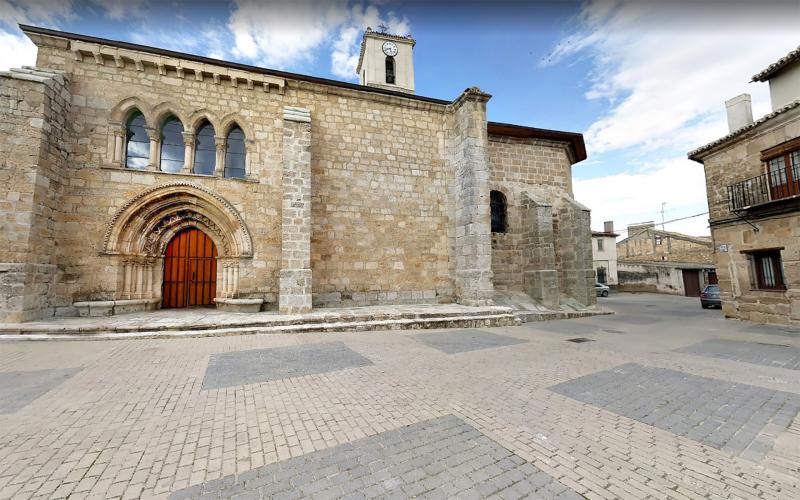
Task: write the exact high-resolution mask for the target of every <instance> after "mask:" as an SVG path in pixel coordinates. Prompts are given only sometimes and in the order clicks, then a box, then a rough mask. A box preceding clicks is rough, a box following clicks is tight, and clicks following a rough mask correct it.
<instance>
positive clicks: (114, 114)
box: [0, 26, 595, 322]
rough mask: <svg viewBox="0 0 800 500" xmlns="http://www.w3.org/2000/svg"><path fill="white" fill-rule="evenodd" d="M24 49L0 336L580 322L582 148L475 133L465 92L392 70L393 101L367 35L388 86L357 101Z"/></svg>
mask: <svg viewBox="0 0 800 500" xmlns="http://www.w3.org/2000/svg"><path fill="white" fill-rule="evenodd" d="M21 29H22V30H23V31H24V32H25V33H26V34H27V35H28V36H29V37H30V38H31V40H33V41H34V43H35V44H36V45H37V46H38V56H37V63H36V67H35V68H22V69H19V70H12V71H10V72H7V73H4V74H2V75H0V115H2V120H1V121H0V180H2V188H0V228H1V229H2V233H3V235H4V237H3V238H2V239H0V321H6V322H11V321H27V320H32V319H36V318H42V317H47V316H52V315H65V316H69V315H78V314H81V315H109V314H118V313H124V312H130V311H141V310H148V309H157V308H160V307H185V306H191V305H216V307H218V308H224V309H228V310H234V311H258V310H271V309H278V310H280V311H281V312H284V313H301V312H305V311H308V310H310V309H311V308H312V307H330V306H359V305H375V304H409V303H448V302H457V303H461V304H466V305H485V304H490V303H491V302H492V300H493V294H494V293H495V290H496V289H497V290H503V289H508V290H516V291H524V292H526V293H528V294H529V295H531V296H532V297H534V298H535V299H536V300H538V301H540V302H541V303H543V304H545V305H547V306H550V307H557V306H558V305H559V303H560V301H562V300H564V299H569V300H570V301H577V302H578V303H581V304H584V305H586V306H591V305H592V304H594V302H595V299H594V294H593V292H592V290H593V288H592V280H593V279H594V278H593V276H594V271H593V269H592V265H591V241H590V238H589V211H588V210H587V209H586V208H585V207H583V206H581V205H579V204H578V203H576V202H575V200H574V199H573V197H572V183H571V165H572V164H574V163H576V162H578V161H581V160H583V159H585V157H586V152H585V148H584V144H583V138H582V136H581V135H580V134H575V133H569V132H560V131H552V130H543V129H537V128H531V127H521V126H516V125H508V124H500V123H494V122H489V121H487V118H486V106H487V102H488V101H489V99H490V97H491V96H490V95H489V94H486V93H484V92H482V91H480V90H479V89H477V88H469V89H467V90H465V91H464V92H463V93H462V94H461V95H460V96H458V97H457V98H456V99H455V100H453V101H446V100H440V99H433V98H429V97H423V96H417V95H414V94H413V90H414V89H413V70H411V69H403V68H402V67H400V68H398V67H397V65H398V64H400V63H402V62H403V61H406V60H407V59H402V58H398V59H397V60H393V61H392V65H393V67H392V69H393V71H395V72H396V74H398V75H399V74H405V75H409V74H410V75H411V76H410V78H411V80H410V82H409V79H408V78H409V77H408V76H407V77H406V79H405V80H403V82H405V83H404V85H398V84H397V82H398V80H396V79H393V80H392V81H393V82H395V83H392V82H390V81H388V80H389V79H388V76H389V73H388V69H389V62H390V61H389V57H390V56H389V55H386V56H385V57H376V56H375V55H374V54H371V53H369V51H370V50H378V49H381V50H384V52H386V47H389V48H390V49H391V47H392V45H393V46H394V47H395V49H396V52H395V53H404V52H403V51H405V50H410V47H413V43H414V42H413V40H411V39H409V38H406V37H395V36H392V35H385V34H379V33H374V32H371V31H368V32H367V33H365V47H366V50H365V51H366V52H367V53H366V55H365V54H364V53H363V52H362V58H363V62H364V65H367V66H368V65H369V64H370V63H369V62H368V61H373V62H372V63H371V64H377V63H376V62H375V61H378V62H381V61H383V60H384V59H385V61H386V69H387V71H386V76H387V78H386V79H385V80H384V81H377V82H375V81H373V82H368V84H367V85H358V84H351V83H345V82H339V81H333V80H326V79H321V78H315V77H310V76H305V75H297V74H292V73H286V72H280V71H273V70H268V69H264V68H257V67H252V66H246V65H241V64H236V63H229V62H225V61H219V60H213V59H207V58H203V57H198V56H193V55H189V54H182V53H176V52H170V51H165V50H161V49H156V48H151V47H145V46H140V45H134V44H129V43H124V42H117V41H113V40H105V39H99V38H94V37H89V36H84V35H77V34H71V33H64V32H58V31H53V30H49V29H43V28H37V27H31V26H21ZM373 38H374V39H377V40H378V41H379V42H380V43H366V42H367V41H370V40H372V39H373ZM388 43H391V45H387V44H388ZM389 52H394V51H393V50H390V51H389ZM406 55H407V53H406ZM359 66H360V67H362V64H360V65H359ZM370 71H371V73H370V74H380V72H377V73H376V72H375V71H374V68H372V70H370ZM490 200H491V202H490ZM497 224H500V225H501V226H502V227H500V226H497ZM493 226H497V227H493ZM493 229H494V231H493Z"/></svg>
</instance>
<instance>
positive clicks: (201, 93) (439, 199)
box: [39, 46, 452, 313]
mask: <svg viewBox="0 0 800 500" xmlns="http://www.w3.org/2000/svg"><path fill="white" fill-rule="evenodd" d="M39 66H44V67H55V68H59V69H64V70H66V71H68V72H70V73H72V75H73V76H72V80H73V83H72V91H73V97H72V107H73V114H72V117H73V120H74V124H73V125H74V128H75V130H76V131H77V141H75V148H74V152H73V154H72V155H71V157H70V161H69V162H68V165H67V174H68V175H67V180H66V186H65V193H64V196H63V200H62V208H63V212H64V215H63V216H62V217H61V218H60V220H59V224H58V225H57V240H58V251H57V258H58V263H59V265H60V266H61V267H63V269H64V270H65V279H63V280H62V281H61V282H60V283H59V285H58V305H59V306H60V307H62V308H64V312H65V313H69V307H70V305H71V304H72V303H73V302H75V301H81V300H109V299H112V298H114V293H115V288H116V287H117V283H118V276H119V273H120V272H121V271H120V270H119V269H117V267H116V264H115V263H114V262H113V261H112V260H110V259H109V257H108V256H105V255H101V250H102V244H103V237H104V234H105V231H106V229H107V227H108V224H109V222H110V221H111V218H112V217H113V215H114V214H115V213H116V212H117V210H119V209H120V207H121V206H123V204H124V203H125V202H126V201H128V200H129V199H131V198H132V197H134V196H136V195H137V194H138V193H141V192H142V191H144V190H145V189H147V188H149V187H151V186H155V185H160V184H166V183H170V182H174V181H186V180H188V181H190V182H193V183H196V184H198V185H201V186H203V187H206V188H208V189H210V190H213V191H215V192H217V193H219V194H221V195H222V196H223V197H224V198H225V199H227V200H228V201H229V202H230V203H231V204H232V205H233V206H234V207H235V208H236V210H237V211H238V212H239V213H240V214H241V216H242V218H243V219H244V221H245V223H246V225H247V227H248V229H249V231H250V234H251V236H252V241H253V257H252V259H244V260H243V262H242V263H241V264H240V271H239V296H240V297H243V298H264V299H265V300H266V301H268V302H271V303H275V302H276V301H277V293H278V272H279V270H280V262H281V242H280V225H281V220H280V218H281V198H282V191H281V163H282V140H283V130H282V127H283V121H282V110H283V107H284V106H295V107H302V108H308V109H310V111H311V120H312V126H311V128H312V132H311V137H312V139H311V141H312V146H311V151H312V153H311V157H312V160H311V171H312V181H311V184H312V201H311V203H312V213H311V220H312V235H311V238H312V243H311V249H312V250H311V251H312V255H311V266H312V271H313V293H314V302H315V303H316V304H317V305H339V304H341V305H348V304H359V305H361V304H369V303H381V302H392V303H398V302H435V301H440V302H446V301H450V300H452V281H451V279H450V276H449V273H448V260H449V255H448V245H447V221H448V213H447V200H446V198H447V186H448V180H449V176H450V174H449V172H448V171H447V169H446V167H445V165H444V162H443V160H442V157H443V154H442V143H443V138H442V136H443V133H444V130H443V121H444V107H443V106H440V105H432V104H428V103H420V102H416V101H408V100H407V99H403V98H397V97H389V96H376V95H372V94H364V93H357V92H353V91H347V90H342V91H340V92H339V91H337V89H332V88H329V87H323V86H320V85H314V84H306V83H298V82H294V81H289V82H287V86H286V89H285V93H284V94H279V93H277V92H273V91H271V92H269V93H265V92H264V91H263V90H261V89H258V88H256V89H248V88H247V86H246V85H245V84H244V83H241V84H240V85H239V87H233V86H232V85H230V83H229V82H228V83H226V82H223V84H222V85H220V84H215V83H214V82H213V81H212V79H211V78H208V77H207V78H205V79H204V80H203V81H197V80H195V78H194V77H193V76H192V77H184V78H179V77H178V75H177V74H175V73H174V72H167V74H166V75H160V74H159V73H158V70H157V69H155V68H153V67H151V66H145V71H138V70H137V69H136V68H135V67H134V66H133V65H132V64H128V65H125V66H124V67H122V68H120V67H116V66H115V64H114V62H113V61H110V60H107V61H106V62H105V64H103V65H99V64H96V63H95V61H94V60H91V58H84V60H83V61H74V60H72V55H71V54H69V53H67V52H66V51H64V50H63V49H60V48H55V47H47V46H45V47H40V50H39ZM131 97H134V98H137V99H138V100H140V101H141V102H142V103H144V105H145V106H147V107H150V108H151V110H153V113H148V112H146V111H145V110H142V111H145V114H146V116H147V115H148V114H149V115H150V117H152V116H153V115H154V114H155V110H159V109H160V110H163V111H167V110H168V111H170V112H172V113H174V114H175V115H177V116H178V117H179V118H181V120H182V122H183V123H184V124H186V123H187V122H188V121H189V118H190V117H191V116H192V114H193V113H196V112H198V111H201V110H202V111H204V112H205V113H206V114H207V115H208V116H210V117H212V123H214V122H215V121H217V122H218V121H219V120H220V119H221V118H222V117H223V116H226V115H229V114H231V113H234V114H235V115H236V116H237V117H239V118H240V120H241V121H243V122H244V123H241V125H242V126H243V128H244V129H245V131H246V134H247V139H248V141H249V142H248V154H249V155H250V164H251V172H249V177H250V178H251V180H235V179H225V178H219V177H209V176H200V175H193V174H170V173H161V172H155V171H132V170H127V169H121V168H115V167H113V166H111V165H110V164H109V163H108V160H107V148H108V141H109V135H110V133H111V128H112V127H111V125H110V124H109V120H110V113H111V111H112V108H113V107H114V106H116V105H117V104H118V103H119V102H121V101H123V100H124V99H126V98H131ZM157 125H158V124H156V123H148V126H150V127H156V126H157ZM218 133H219V132H218Z"/></svg>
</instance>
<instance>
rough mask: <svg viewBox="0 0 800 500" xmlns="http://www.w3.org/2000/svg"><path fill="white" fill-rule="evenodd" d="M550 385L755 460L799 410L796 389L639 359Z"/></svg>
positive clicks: (557, 390) (799, 405) (634, 418)
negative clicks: (695, 372)
mask: <svg viewBox="0 0 800 500" xmlns="http://www.w3.org/2000/svg"><path fill="white" fill-rule="evenodd" d="M549 389H550V390H551V391H553V392H556V393H558V394H562V395H564V396H567V397H570V398H573V399H576V400H578V401H582V402H584V403H589V404H592V405H594V406H598V407H600V408H603V409H605V410H608V411H610V412H613V413H616V414H618V415H622V416H624V417H628V418H630V419H633V420H637V421H639V422H643V423H645V424H649V425H652V426H655V427H658V428H659V429H663V430H666V431H669V432H672V433H674V434H677V435H679V436H684V437H687V438H689V439H693V440H695V441H698V442H700V443H702V444H704V445H707V446H711V447H712V448H716V449H719V450H723V451H726V452H729V453H731V454H734V455H739V456H741V457H742V458H746V459H748V460H753V461H760V460H761V459H762V458H764V455H765V454H766V453H768V452H769V451H770V450H771V449H772V445H773V443H774V440H775V436H776V435H777V434H778V433H780V432H783V431H784V430H786V429H787V428H788V427H789V425H790V424H791V422H792V421H793V420H794V418H795V417H796V416H797V413H798V412H800V395H797V394H792V393H789V392H783V391H775V390H772V389H765V388H762V387H756V386H753V385H748V384H737V383H733V382H728V381H725V380H718V379H713V378H707V377H698V376H696V375H690V374H688V373H683V372H679V371H674V370H667V369H664V368H650V367H645V366H641V365H638V364H635V363H629V364H625V365H621V366H618V367H616V368H613V369H611V370H606V371H602V372H598V373H593V374H591V375H585V376H583V377H579V378H576V379H573V380H569V381H567V382H563V383H561V384H558V385H554V386H552V387H550V388H549ZM767 427H769V429H767V431H768V432H762V431H764V430H765V429H766V428H767Z"/></svg>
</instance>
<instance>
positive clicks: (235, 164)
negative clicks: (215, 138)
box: [225, 126, 245, 179]
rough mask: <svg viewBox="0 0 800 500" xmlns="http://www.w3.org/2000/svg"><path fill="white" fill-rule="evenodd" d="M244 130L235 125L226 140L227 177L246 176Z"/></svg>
mask: <svg viewBox="0 0 800 500" xmlns="http://www.w3.org/2000/svg"><path fill="white" fill-rule="evenodd" d="M244 160H245V149H244V132H242V129H240V128H239V127H238V126H235V127H233V128H232V129H231V131H230V132H228V138H227V139H226V141H225V177H236V178H239V179H243V178H244V176H245V163H244Z"/></svg>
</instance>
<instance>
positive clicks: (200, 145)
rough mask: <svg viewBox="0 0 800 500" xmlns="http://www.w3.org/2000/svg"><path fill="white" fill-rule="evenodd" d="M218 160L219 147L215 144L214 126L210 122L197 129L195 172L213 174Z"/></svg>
mask: <svg viewBox="0 0 800 500" xmlns="http://www.w3.org/2000/svg"><path fill="white" fill-rule="evenodd" d="M216 162H217V147H216V145H215V144H214V126H213V125H211V124H210V123H208V122H204V123H203V125H201V126H200V128H199V129H197V138H196V139H195V145H194V173H196V174H204V175H212V174H213V173H214V166H215V165H216Z"/></svg>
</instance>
